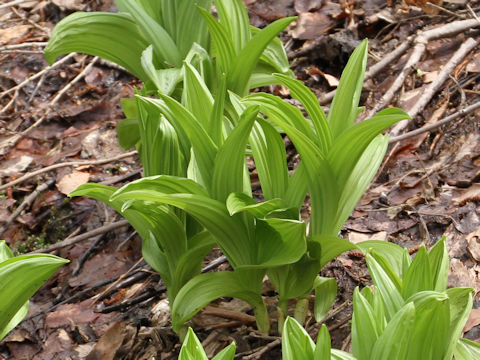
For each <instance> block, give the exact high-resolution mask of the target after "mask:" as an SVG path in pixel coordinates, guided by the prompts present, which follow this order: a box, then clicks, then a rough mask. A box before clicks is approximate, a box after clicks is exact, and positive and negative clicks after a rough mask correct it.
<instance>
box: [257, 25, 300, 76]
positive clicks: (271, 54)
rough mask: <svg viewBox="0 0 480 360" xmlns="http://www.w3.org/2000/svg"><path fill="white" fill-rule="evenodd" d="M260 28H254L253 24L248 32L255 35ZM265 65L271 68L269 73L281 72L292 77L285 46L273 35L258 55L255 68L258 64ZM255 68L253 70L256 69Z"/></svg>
mask: <svg viewBox="0 0 480 360" xmlns="http://www.w3.org/2000/svg"><path fill="white" fill-rule="evenodd" d="M260 31H261V30H260V29H259V28H256V27H255V26H250V32H251V34H252V35H256V34H258V33H259V32H260ZM262 64H264V65H267V66H269V67H270V68H271V69H272V70H271V71H270V73H281V74H288V75H289V76H290V77H292V78H294V75H293V74H292V72H291V70H290V64H289V62H288V58H287V53H286V52H285V47H284V46H283V43H282V41H281V40H280V39H279V38H278V37H275V38H274V39H273V40H272V41H270V43H269V44H268V45H267V47H266V48H265V50H264V51H263V53H262V56H261V57H260V61H259V63H258V64H257V68H258V66H259V65H262ZM256 70H257V69H255V70H254V71H256Z"/></svg>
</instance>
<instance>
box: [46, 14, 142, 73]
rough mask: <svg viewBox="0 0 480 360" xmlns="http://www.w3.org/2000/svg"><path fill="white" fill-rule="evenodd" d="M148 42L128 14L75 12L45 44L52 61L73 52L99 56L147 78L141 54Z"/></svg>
mask: <svg viewBox="0 0 480 360" xmlns="http://www.w3.org/2000/svg"><path fill="white" fill-rule="evenodd" d="M148 45H149V42H148V41H147V40H146V39H145V38H144V37H143V36H142V35H141V34H140V32H139V31H138V28H137V24H136V23H135V21H134V20H133V19H132V18H131V17H130V16H128V15H124V14H112V13H103V12H93V13H92V12H89V13H86V12H76V13H73V14H71V15H69V16H67V17H66V18H65V19H63V20H61V21H60V22H59V23H58V24H57V25H56V26H55V28H54V29H53V32H52V36H51V37H50V40H49V42H48V45H47V46H46V47H45V57H46V59H47V61H48V63H49V64H52V63H53V62H54V61H55V59H56V58H57V57H58V56H60V55H64V54H67V53H70V52H81V53H86V54H89V55H95V56H100V57H102V58H104V59H107V60H110V61H113V62H114V63H116V64H118V65H120V66H123V67H124V68H125V69H127V70H128V71H129V72H131V73H132V74H134V75H135V76H137V77H138V78H139V79H141V80H143V81H146V80H148V76H147V74H146V73H145V72H144V71H143V68H142V66H141V63H140V58H141V54H142V51H143V50H144V49H145V48H146V47H147V46H148Z"/></svg>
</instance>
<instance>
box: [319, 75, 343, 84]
mask: <svg viewBox="0 0 480 360" xmlns="http://www.w3.org/2000/svg"><path fill="white" fill-rule="evenodd" d="M322 75H323V77H324V78H325V80H327V83H328V85H329V86H330V87H337V86H338V84H339V83H340V81H339V80H338V79H337V78H336V77H335V76H333V75H330V74H326V73H323V74H322Z"/></svg>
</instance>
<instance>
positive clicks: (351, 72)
mask: <svg viewBox="0 0 480 360" xmlns="http://www.w3.org/2000/svg"><path fill="white" fill-rule="evenodd" d="M367 47H368V41H367V40H366V39H365V40H363V41H362V43H361V44H360V45H359V46H358V47H357V48H356V49H355V51H354V52H353V54H352V55H351V56H350V59H349V60H348V63H347V66H346V67H345V69H344V70H343V72H342V76H341V78H340V83H339V84H338V87H337V92H336V94H335V97H334V98H333V101H332V105H331V107H330V111H329V113H328V121H329V123H330V128H331V130H332V135H333V138H334V139H336V138H338V137H339V136H340V135H341V134H342V133H343V132H345V131H347V130H348V129H349V128H350V127H351V126H353V124H354V121H355V119H356V117H357V111H358V110H357V109H358V102H359V101H360V95H361V93H362V87H363V78H364V75H365V68H366V66H367V52H368V49H367Z"/></svg>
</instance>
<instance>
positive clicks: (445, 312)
mask: <svg viewBox="0 0 480 360" xmlns="http://www.w3.org/2000/svg"><path fill="white" fill-rule="evenodd" d="M411 301H413V302H414V304H415V310H416V314H415V327H414V330H413V332H412V333H411V337H410V343H409V345H408V359H443V357H444V356H445V354H446V352H447V350H448V342H449V341H450V340H452V339H449V338H448V334H449V326H450V304H449V299H448V296H447V294H446V293H445V292H436V291H421V292H418V293H416V294H414V295H413V296H412V297H410V298H409V299H408V300H407V302H411Z"/></svg>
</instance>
